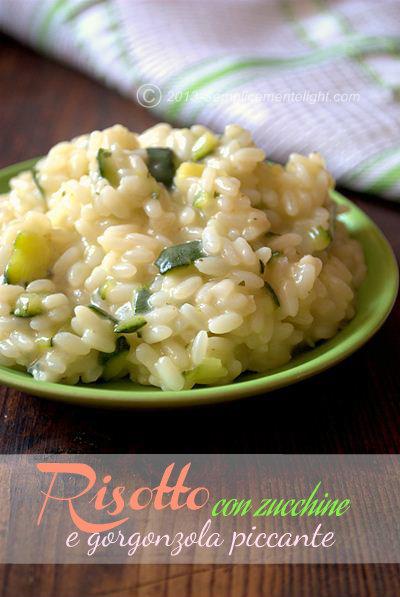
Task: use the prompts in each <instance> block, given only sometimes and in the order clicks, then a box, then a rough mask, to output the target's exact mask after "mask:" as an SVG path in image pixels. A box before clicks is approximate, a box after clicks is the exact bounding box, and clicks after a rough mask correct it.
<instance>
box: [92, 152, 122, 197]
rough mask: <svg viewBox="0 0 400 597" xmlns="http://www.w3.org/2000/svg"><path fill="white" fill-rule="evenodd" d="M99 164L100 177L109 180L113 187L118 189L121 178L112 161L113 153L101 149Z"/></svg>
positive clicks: (98, 157) (98, 154)
mask: <svg viewBox="0 0 400 597" xmlns="http://www.w3.org/2000/svg"><path fill="white" fill-rule="evenodd" d="M97 163H98V165H99V172H100V176H102V177H103V178H105V179H106V180H108V182H109V183H110V185H111V186H112V187H114V188H116V187H117V186H118V185H119V176H118V172H117V169H116V167H115V164H114V163H113V161H112V153H111V151H109V150H108V149H103V147H100V149H99V151H98V152H97Z"/></svg>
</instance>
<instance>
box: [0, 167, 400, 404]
mask: <svg viewBox="0 0 400 597" xmlns="http://www.w3.org/2000/svg"><path fill="white" fill-rule="evenodd" d="M35 161H36V160H30V161H27V162H23V163H20V164H15V165H13V166H10V167H8V168H5V169H3V170H0V192H6V191H7V190H8V181H9V179H10V178H11V177H12V176H15V175H16V174H17V173H18V172H21V171H22V170H26V169H29V168H31V167H32V166H33V164H34V163H35ZM335 200H336V201H337V202H338V203H340V204H342V205H346V206H347V207H348V208H349V209H348V211H347V213H346V214H344V215H342V216H340V217H341V219H342V220H343V221H344V222H345V223H346V225H347V228H348V230H349V231H350V234H351V235H352V236H353V237H354V238H356V239H357V240H359V241H360V243H361V244H362V246H363V247H364V252H365V257H366V261H367V266H368V274H367V277H366V279H365V281H364V283H363V285H362V287H361V289H360V291H359V295H358V307H357V314H356V316H355V317H354V319H353V320H352V321H351V322H350V323H349V324H348V325H347V326H346V327H345V329H343V330H342V331H341V332H339V334H337V336H335V337H334V338H332V340H329V341H327V342H325V343H323V344H321V345H320V346H318V348H315V349H313V350H310V351H307V352H306V353H303V354H302V355H299V356H297V357H296V358H294V359H293V360H292V361H290V363H288V364H287V365H285V366H284V367H281V368H279V369H277V370H274V371H272V372H270V373H268V374H266V375H259V374H245V375H242V376H241V377H240V378H239V379H238V380H237V381H235V382H233V383H232V384H230V385H226V386H217V387H212V388H201V387H200V388H195V389H192V390H183V391H181V392H173V391H171V392H163V391H161V390H159V389H157V388H153V387H147V386H141V385H139V384H135V383H133V382H130V381H124V380H123V381H117V382H108V383H96V384H88V385H77V386H68V385H63V384H55V383H42V382H37V381H35V380H34V379H33V378H32V377H31V376H30V375H28V374H27V373H23V372H20V371H14V370H12V369H9V368H7V367H0V383H3V384H5V385H8V386H12V387H15V388H18V389H19V390H22V391H24V392H28V393H31V394H35V395H38V396H44V397H46V398H51V399H53V400H63V401H65V402H71V403H79V404H86V405H92V406H107V407H172V406H188V405H194V404H207V403H211V402H224V401H228V400H233V399H236V398H242V397H244V396H249V395H251V394H262V393H266V392H270V391H271V390H274V389H276V388H280V387H282V386H286V385H289V384H292V383H295V382H297V381H300V380H302V379H305V378H306V377H310V376H311V375H315V374H316V373H319V372H321V371H324V370H325V369H327V368H328V367H332V365H335V364H336V363H338V362H339V361H341V360H343V359H344V358H345V357H347V356H349V355H350V354H351V353H352V352H354V351H355V350H357V348H359V347H360V346H362V345H363V344H364V343H365V342H366V341H367V340H368V339H369V338H371V336H372V335H373V334H374V333H375V332H376V331H377V330H378V329H379V328H380V326H381V325H382V324H383V322H384V321H385V319H386V317H387V316H388V315H389V313H390V310H391V308H392V306H393V303H394V300H395V298H396V294H397V288H398V269H397V264H396V261H395V258H394V255H393V253H392V250H391V248H390V246H389V244H388V242H387V241H386V239H385V238H384V236H383V235H382V233H381V232H380V231H379V230H378V228H377V227H376V226H375V224H374V223H373V222H372V221H371V220H370V219H369V218H368V217H367V216H366V215H365V214H364V213H363V212H362V211H361V210H360V209H359V208H358V207H356V206H355V205H354V204H353V203H351V201H349V200H348V199H346V198H345V197H343V196H342V195H340V194H339V193H335Z"/></svg>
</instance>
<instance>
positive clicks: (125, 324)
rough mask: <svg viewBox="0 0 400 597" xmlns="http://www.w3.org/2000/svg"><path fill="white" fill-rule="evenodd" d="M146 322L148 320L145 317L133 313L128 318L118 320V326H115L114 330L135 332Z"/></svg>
mask: <svg viewBox="0 0 400 597" xmlns="http://www.w3.org/2000/svg"><path fill="white" fill-rule="evenodd" d="M146 323H147V322H146V320H145V318H144V317H141V316H140V315H133V316H132V317H129V318H128V319H124V320H123V321H120V322H117V324H116V326H115V327H114V332H115V333H116V334H133V333H134V332H137V331H138V330H140V328H142V327H143V326H144V325H146Z"/></svg>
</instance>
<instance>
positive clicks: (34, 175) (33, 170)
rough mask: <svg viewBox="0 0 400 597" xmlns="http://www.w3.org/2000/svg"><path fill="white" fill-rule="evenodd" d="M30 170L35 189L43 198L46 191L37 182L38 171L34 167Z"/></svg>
mask: <svg viewBox="0 0 400 597" xmlns="http://www.w3.org/2000/svg"><path fill="white" fill-rule="evenodd" d="M31 172H32V178H33V182H34V183H35V185H36V188H37V190H38V191H39V193H40V194H41V196H42V197H43V199H45V198H46V193H45V192H44V188H43V187H42V185H41V184H40V182H39V178H38V171H37V170H36V168H32V170H31Z"/></svg>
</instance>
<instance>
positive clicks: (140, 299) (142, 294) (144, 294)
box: [133, 286, 151, 315]
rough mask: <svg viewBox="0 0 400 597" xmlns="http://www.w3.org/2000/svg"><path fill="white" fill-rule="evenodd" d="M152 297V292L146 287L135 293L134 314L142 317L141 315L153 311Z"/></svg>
mask: <svg viewBox="0 0 400 597" xmlns="http://www.w3.org/2000/svg"><path fill="white" fill-rule="evenodd" d="M150 297H151V292H150V290H149V289H148V288H146V287H145V286H143V288H139V289H138V290H137V291H136V292H135V296H134V299H133V312H134V314H135V315H140V314H141V313H148V312H149V311H150V310H151V307H150V305H149V298H150Z"/></svg>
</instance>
